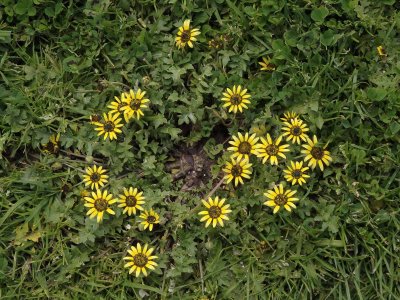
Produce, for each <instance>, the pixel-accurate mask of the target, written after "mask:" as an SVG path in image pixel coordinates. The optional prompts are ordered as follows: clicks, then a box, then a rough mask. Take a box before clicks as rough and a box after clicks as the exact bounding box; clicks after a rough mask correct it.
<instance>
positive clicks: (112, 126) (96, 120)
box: [91, 89, 150, 140]
mask: <svg viewBox="0 0 400 300" xmlns="http://www.w3.org/2000/svg"><path fill="white" fill-rule="evenodd" d="M145 94H146V92H145V91H142V90H141V89H138V90H137V91H136V92H135V91H133V90H130V91H129V92H123V93H122V94H121V96H120V98H118V97H114V98H115V101H113V102H111V103H110V105H108V108H109V109H110V111H108V112H107V114H106V113H103V119H101V118H100V117H99V116H98V115H94V116H92V117H91V121H92V124H93V125H95V126H97V127H96V128H95V130H96V131H98V135H99V136H100V135H103V134H104V139H107V138H109V139H110V140H113V139H116V138H117V134H118V133H121V132H122V131H121V129H120V128H121V127H122V126H123V124H120V122H121V121H122V119H121V118H120V117H121V115H123V117H124V120H125V122H126V123H128V122H129V121H130V119H132V118H136V119H139V118H140V117H141V116H144V113H143V111H142V109H144V108H147V104H146V103H148V102H150V100H149V99H147V98H145V97H144V96H145Z"/></svg>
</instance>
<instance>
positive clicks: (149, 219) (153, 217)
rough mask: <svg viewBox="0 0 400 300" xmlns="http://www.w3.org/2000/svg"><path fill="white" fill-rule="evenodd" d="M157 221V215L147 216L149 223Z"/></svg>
mask: <svg viewBox="0 0 400 300" xmlns="http://www.w3.org/2000/svg"><path fill="white" fill-rule="evenodd" d="M155 221H156V217H155V216H148V217H147V223H149V224H153V223H154V222H155Z"/></svg>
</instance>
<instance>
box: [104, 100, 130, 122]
mask: <svg viewBox="0 0 400 300" xmlns="http://www.w3.org/2000/svg"><path fill="white" fill-rule="evenodd" d="M127 95H128V94H125V93H122V94H121V99H120V98H118V97H116V96H114V99H115V101H113V102H111V104H110V105H108V106H107V107H108V108H109V109H110V113H111V114H116V113H119V114H123V115H124V119H125V122H128V120H129V119H127V115H125V114H124V110H123V107H124V106H126V105H127V100H126V98H127ZM128 97H129V95H128Z"/></svg>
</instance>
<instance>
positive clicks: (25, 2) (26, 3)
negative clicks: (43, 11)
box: [14, 0, 33, 15]
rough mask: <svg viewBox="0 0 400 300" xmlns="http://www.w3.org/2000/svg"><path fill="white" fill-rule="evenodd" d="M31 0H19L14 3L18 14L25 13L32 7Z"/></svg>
mask: <svg viewBox="0 0 400 300" xmlns="http://www.w3.org/2000/svg"><path fill="white" fill-rule="evenodd" d="M32 5H33V3H32V1H31V0H18V2H17V4H15V5H14V11H15V13H16V14H17V15H25V14H26V13H27V12H28V11H29V10H30V9H31V8H32Z"/></svg>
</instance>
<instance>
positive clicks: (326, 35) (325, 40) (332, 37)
mask: <svg viewBox="0 0 400 300" xmlns="http://www.w3.org/2000/svg"><path fill="white" fill-rule="evenodd" d="M339 37H340V35H338V34H335V32H334V31H333V30H332V29H328V30H326V31H325V32H323V33H321V36H320V40H321V43H322V45H324V46H331V45H333V44H335V43H336V42H337V40H338V39H339Z"/></svg>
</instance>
